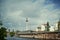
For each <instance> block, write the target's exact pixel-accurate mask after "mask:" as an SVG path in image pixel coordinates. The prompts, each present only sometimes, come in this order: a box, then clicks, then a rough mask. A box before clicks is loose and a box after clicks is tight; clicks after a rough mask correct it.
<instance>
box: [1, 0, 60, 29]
mask: <svg viewBox="0 0 60 40" xmlns="http://www.w3.org/2000/svg"><path fill="white" fill-rule="evenodd" d="M26 18H28V21H29V22H28V24H29V25H28V28H29V29H31V30H35V29H36V28H37V27H38V26H39V25H41V24H46V23H47V21H48V22H49V23H50V25H54V24H55V23H56V22H58V20H59V18H60V0H0V19H1V20H2V22H3V25H4V27H7V28H8V29H14V30H25V29H26Z"/></svg>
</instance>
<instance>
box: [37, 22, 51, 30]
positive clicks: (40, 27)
mask: <svg viewBox="0 0 60 40" xmlns="http://www.w3.org/2000/svg"><path fill="white" fill-rule="evenodd" d="M49 28H50V26H49V22H47V23H46V24H42V25H41V26H39V27H37V30H38V31H50V29H49Z"/></svg>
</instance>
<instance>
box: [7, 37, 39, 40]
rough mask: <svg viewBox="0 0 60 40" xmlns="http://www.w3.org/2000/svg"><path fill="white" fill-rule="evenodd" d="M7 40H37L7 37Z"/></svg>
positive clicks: (33, 39)
mask: <svg viewBox="0 0 60 40" xmlns="http://www.w3.org/2000/svg"><path fill="white" fill-rule="evenodd" d="M6 39H7V40H39V39H35V38H18V37H7V38H6Z"/></svg>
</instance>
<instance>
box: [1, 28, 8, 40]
mask: <svg viewBox="0 0 60 40" xmlns="http://www.w3.org/2000/svg"><path fill="white" fill-rule="evenodd" d="M6 36H7V32H6V28H4V27H1V28H0V40H5V39H4V37H6Z"/></svg>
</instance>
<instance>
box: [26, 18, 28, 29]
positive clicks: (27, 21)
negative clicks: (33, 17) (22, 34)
mask: <svg viewBox="0 0 60 40" xmlns="http://www.w3.org/2000/svg"><path fill="white" fill-rule="evenodd" d="M26 30H28V18H26Z"/></svg>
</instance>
